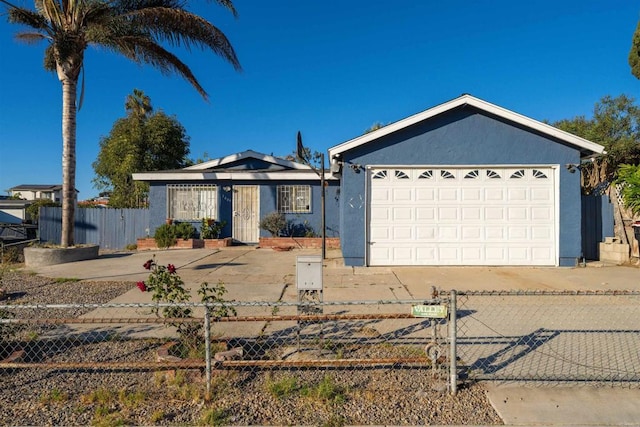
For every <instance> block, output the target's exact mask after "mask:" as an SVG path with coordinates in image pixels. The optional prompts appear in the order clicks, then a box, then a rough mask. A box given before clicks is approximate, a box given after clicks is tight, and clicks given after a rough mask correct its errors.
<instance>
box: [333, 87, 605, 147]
mask: <svg viewBox="0 0 640 427" xmlns="http://www.w3.org/2000/svg"><path fill="white" fill-rule="evenodd" d="M465 105H469V106H472V107H474V108H476V109H478V110H481V111H484V112H486V113H489V114H492V115H494V116H497V117H500V118H503V119H505V120H507V121H510V122H513V123H517V124H520V125H522V126H525V127H527V128H530V129H532V130H535V131H537V132H540V133H542V134H543V135H547V136H549V137H553V138H556V139H559V140H561V141H564V142H566V143H567V144H569V145H573V146H575V147H576V148H578V149H579V150H580V151H581V153H582V154H583V155H591V154H602V153H604V147H603V146H602V145H599V144H596V143H595V142H591V141H589V140H586V139H584V138H580V137H579V136H576V135H573V134H571V133H569V132H565V131H563V130H560V129H558V128H555V127H553V126H551V125H548V124H546V123H542V122H539V121H537V120H534V119H531V118H529V117H526V116H523V115H522V114H518V113H516V112H513V111H510V110H507V109H506V108H502V107H499V106H497V105H494V104H491V103H489V102H487V101H483V100H482V99H479V98H475V97H473V96H471V95H468V94H464V95H462V96H460V97H458V98H455V99H452V100H451V101H448V102H445V103H444V104H440V105H437V106H435V107H433V108H430V109H428V110H425V111H422V112H420V113H418V114H414V115H413V116H410V117H407V118H405V119H402V120H399V121H397V122H395V123H391V124H389V125H387V126H384V127H381V128H380V129H377V130H375V131H373V132H369V133H366V134H364V135H361V136H358V137H356V138H353V139H351V140H349V141H346V142H344V143H342V144H339V145H336V146H335V147H331V148H330V149H329V158H330V159H333V158H334V157H335V156H337V155H340V154H341V153H344V152H345V151H349V150H352V149H354V148H356V147H359V146H361V145H364V144H367V143H369V142H371V141H374V140H376V139H378V138H381V137H383V136H385V135H389V134H391V133H393V132H397V131H399V130H402V129H405V128H407V127H409V126H412V125H414V124H416V123H419V122H422V121H424V120H428V119H430V118H432V117H435V116H437V115H439V114H443V113H446V112H447V111H450V110H453V109H454V108H458V107H463V106H465Z"/></svg>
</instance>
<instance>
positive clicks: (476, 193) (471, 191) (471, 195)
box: [460, 188, 483, 202]
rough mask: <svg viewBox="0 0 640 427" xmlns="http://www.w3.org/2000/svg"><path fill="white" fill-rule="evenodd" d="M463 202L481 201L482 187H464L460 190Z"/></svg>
mask: <svg viewBox="0 0 640 427" xmlns="http://www.w3.org/2000/svg"><path fill="white" fill-rule="evenodd" d="M460 193H461V195H462V201H463V202H479V201H480V200H482V193H483V189H482V188H463V189H462V191H461V192H460Z"/></svg>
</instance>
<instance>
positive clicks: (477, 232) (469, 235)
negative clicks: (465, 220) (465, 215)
mask: <svg viewBox="0 0 640 427" xmlns="http://www.w3.org/2000/svg"><path fill="white" fill-rule="evenodd" d="M482 231H483V227H481V226H478V225H476V226H473V225H469V226H462V240H463V243H466V242H467V241H469V240H484V233H483V232H482Z"/></svg>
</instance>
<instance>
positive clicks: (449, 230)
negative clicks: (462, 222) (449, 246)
mask: <svg viewBox="0 0 640 427" xmlns="http://www.w3.org/2000/svg"><path fill="white" fill-rule="evenodd" d="M437 232H438V239H439V240H441V241H451V240H458V236H459V235H458V226H440V227H438V228H437Z"/></svg>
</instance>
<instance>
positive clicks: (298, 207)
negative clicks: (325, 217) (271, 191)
mask: <svg viewBox="0 0 640 427" xmlns="http://www.w3.org/2000/svg"><path fill="white" fill-rule="evenodd" d="M311 194H312V193H311V186H310V185H278V190H277V197H278V206H277V208H278V212H280V213H311V199H312V196H311Z"/></svg>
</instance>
